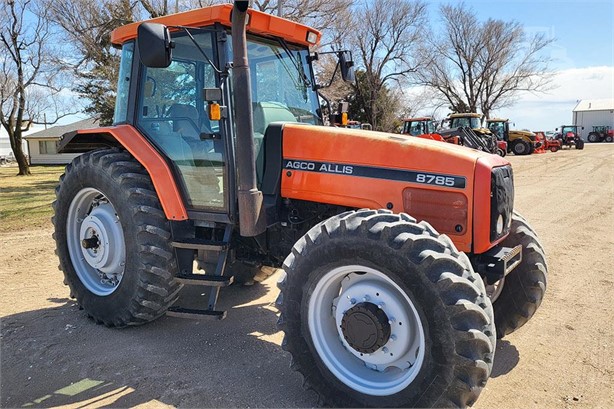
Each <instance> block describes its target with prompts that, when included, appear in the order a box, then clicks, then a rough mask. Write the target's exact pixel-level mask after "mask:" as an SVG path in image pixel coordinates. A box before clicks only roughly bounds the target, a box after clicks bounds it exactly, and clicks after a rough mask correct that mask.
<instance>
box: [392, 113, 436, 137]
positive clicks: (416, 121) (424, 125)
mask: <svg viewBox="0 0 614 409" xmlns="http://www.w3.org/2000/svg"><path fill="white" fill-rule="evenodd" d="M436 129H437V121H435V120H433V118H432V117H430V116H426V117H420V118H408V119H405V120H404V121H403V130H402V131H401V133H403V134H406V135H412V136H420V135H424V134H432V133H435V132H436Z"/></svg>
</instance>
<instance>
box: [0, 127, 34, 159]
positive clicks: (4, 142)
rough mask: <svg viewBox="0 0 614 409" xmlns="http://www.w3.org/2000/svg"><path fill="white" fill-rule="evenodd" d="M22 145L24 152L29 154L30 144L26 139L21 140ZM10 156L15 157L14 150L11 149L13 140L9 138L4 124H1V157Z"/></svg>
mask: <svg viewBox="0 0 614 409" xmlns="http://www.w3.org/2000/svg"><path fill="white" fill-rule="evenodd" d="M21 147H22V149H23V152H24V153H25V154H26V155H27V154H28V144H27V143H26V140H25V139H23V140H22V141H21ZM2 157H4V158H10V157H13V150H12V149H11V141H10V140H9V136H8V134H7V133H6V131H5V130H4V127H3V126H0V158H2Z"/></svg>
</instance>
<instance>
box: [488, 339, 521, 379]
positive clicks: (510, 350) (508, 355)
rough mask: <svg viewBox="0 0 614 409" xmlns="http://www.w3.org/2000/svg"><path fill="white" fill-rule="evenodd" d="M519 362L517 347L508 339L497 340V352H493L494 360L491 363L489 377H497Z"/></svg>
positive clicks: (506, 372) (510, 369) (509, 370)
mask: <svg viewBox="0 0 614 409" xmlns="http://www.w3.org/2000/svg"><path fill="white" fill-rule="evenodd" d="M518 362H520V353H519V352H518V349H516V347H515V346H514V345H512V344H510V343H509V341H506V340H504V339H499V340H497V352H495V360H494V362H493V364H492V372H491V374H490V377H491V378H497V377H499V376H501V375H505V374H508V373H509V372H511V371H512V369H514V368H515V367H516V365H518Z"/></svg>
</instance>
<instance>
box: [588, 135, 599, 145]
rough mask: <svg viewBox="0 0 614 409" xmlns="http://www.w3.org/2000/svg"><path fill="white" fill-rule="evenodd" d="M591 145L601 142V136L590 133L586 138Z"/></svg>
mask: <svg viewBox="0 0 614 409" xmlns="http://www.w3.org/2000/svg"><path fill="white" fill-rule="evenodd" d="M586 139H587V140H588V141H589V142H590V143H595V142H599V139H601V138H600V137H599V134H596V133H589V134H588V137H587V138H586Z"/></svg>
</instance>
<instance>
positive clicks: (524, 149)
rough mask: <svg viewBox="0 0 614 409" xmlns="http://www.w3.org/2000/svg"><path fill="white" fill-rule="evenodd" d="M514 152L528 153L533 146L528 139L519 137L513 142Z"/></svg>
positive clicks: (517, 153)
mask: <svg viewBox="0 0 614 409" xmlns="http://www.w3.org/2000/svg"><path fill="white" fill-rule="evenodd" d="M512 152H514V155H528V154H529V153H530V152H531V146H530V145H529V143H528V142H527V141H523V140H522V139H519V140H516V141H515V142H514V143H513V144H512Z"/></svg>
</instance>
